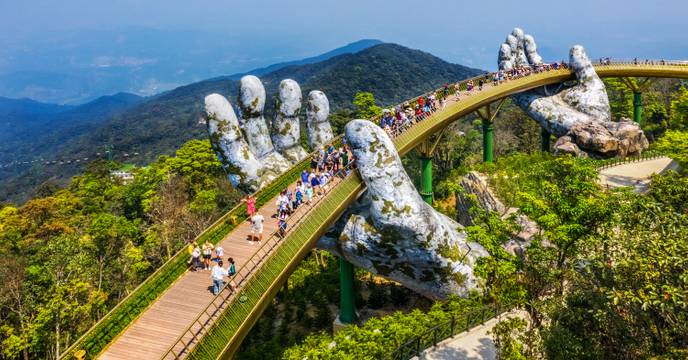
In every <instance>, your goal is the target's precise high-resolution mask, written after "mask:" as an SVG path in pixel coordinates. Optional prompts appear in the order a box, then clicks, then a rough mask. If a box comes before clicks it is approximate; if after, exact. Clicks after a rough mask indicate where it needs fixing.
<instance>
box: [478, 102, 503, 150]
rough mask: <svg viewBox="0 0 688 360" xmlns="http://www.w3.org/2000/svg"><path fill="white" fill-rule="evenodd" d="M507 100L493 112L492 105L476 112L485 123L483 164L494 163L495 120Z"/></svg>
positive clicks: (500, 103) (499, 104)
mask: <svg viewBox="0 0 688 360" xmlns="http://www.w3.org/2000/svg"><path fill="white" fill-rule="evenodd" d="M504 100H506V98H504V99H502V100H500V101H499V103H498V104H497V108H496V109H495V110H494V112H493V111H492V109H491V108H490V105H486V106H485V107H483V108H480V109H478V110H476V111H475V113H476V114H477V115H478V117H479V118H480V119H482V121H483V162H493V161H494V119H495V117H497V114H498V113H499V109H501V108H502V105H503V104H504Z"/></svg>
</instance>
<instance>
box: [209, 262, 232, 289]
mask: <svg viewBox="0 0 688 360" xmlns="http://www.w3.org/2000/svg"><path fill="white" fill-rule="evenodd" d="M228 274H229V273H228V272H227V269H225V268H223V267H222V260H220V261H218V262H217V264H215V266H213V268H212V270H211V272H210V278H211V279H213V295H217V294H219V293H220V289H222V287H223V286H224V285H225V276H227V275H228Z"/></svg>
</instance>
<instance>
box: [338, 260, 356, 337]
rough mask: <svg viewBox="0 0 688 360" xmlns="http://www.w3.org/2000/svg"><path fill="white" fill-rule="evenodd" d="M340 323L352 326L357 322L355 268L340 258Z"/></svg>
mask: <svg viewBox="0 0 688 360" xmlns="http://www.w3.org/2000/svg"><path fill="white" fill-rule="evenodd" d="M339 295H340V296H339V322H341V323H342V324H351V323H353V322H354V321H356V318H357V315H356V296H355V290H354V266H353V264H351V263H350V262H348V261H346V260H345V259H344V258H341V257H340V258H339Z"/></svg>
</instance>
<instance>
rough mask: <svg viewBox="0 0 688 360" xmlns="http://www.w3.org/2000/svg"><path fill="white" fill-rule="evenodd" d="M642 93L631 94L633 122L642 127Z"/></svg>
mask: <svg viewBox="0 0 688 360" xmlns="http://www.w3.org/2000/svg"><path fill="white" fill-rule="evenodd" d="M641 95H642V93H641V92H639V91H634V92H633V121H635V122H637V123H638V124H641V125H642V121H643V99H642V96H641Z"/></svg>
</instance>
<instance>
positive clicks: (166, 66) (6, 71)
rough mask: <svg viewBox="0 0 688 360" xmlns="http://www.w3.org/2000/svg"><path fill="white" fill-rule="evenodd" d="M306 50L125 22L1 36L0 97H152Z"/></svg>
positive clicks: (78, 100) (62, 100) (254, 38)
mask: <svg viewBox="0 0 688 360" xmlns="http://www.w3.org/2000/svg"><path fill="white" fill-rule="evenodd" d="M7 39H9V40H7ZM364 43H365V42H364ZM352 45H353V44H352ZM362 45H363V44H362ZM371 45H372V43H371ZM320 46H322V42H321V43H320ZM347 47H348V46H347ZM347 47H345V49H343V51H342V52H337V50H335V52H334V53H333V54H331V55H329V56H328V55H327V54H323V55H321V56H318V57H316V59H315V60H314V61H320V60H325V59H327V58H329V57H331V56H335V55H338V54H341V53H344V52H355V51H356V46H355V45H354V46H351V48H350V49H346V48H347ZM313 48H314V45H313V44H308V43H304V42H303V41H295V40H293V39H290V38H283V39H280V37H279V34H278V35H277V36H276V35H275V34H274V33H272V32H270V31H262V32H261V31H260V30H259V31H251V33H250V34H242V33H233V34H219V33H216V32H208V31H197V30H191V31H189V30H184V31H182V30H160V29H151V28H137V27H127V28H124V29H111V30H92V31H62V32H46V33H44V34H42V36H41V37H40V38H37V39H31V40H22V39H14V38H12V37H7V38H5V37H1V36H0V96H5V97H9V98H30V99H34V100H37V101H41V102H47V103H56V104H71V105H78V104H82V103H85V102H88V101H91V100H94V99H96V98H97V97H99V96H101V95H103V94H113V93H117V92H129V93H132V94H137V95H140V96H151V95H155V94H158V93H161V92H163V91H168V90H171V89H174V88H176V87H178V86H182V85H185V84H189V83H192V82H196V81H200V80H204V79H209V78H213V77H216V76H225V75H227V74H234V73H239V72H245V71H247V70H249V69H253V68H258V67H262V66H266V65H269V64H275V63H278V62H284V61H286V60H294V59H301V58H304V57H306V55H304V54H307V55H308V56H312V55H313V52H312V51H313ZM362 48H363V47H362V46H359V48H358V50H361V49H362ZM311 62H313V61H311ZM266 71H267V72H269V71H272V70H271V69H269V70H266Z"/></svg>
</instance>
